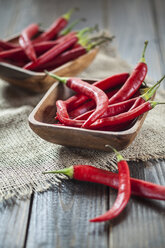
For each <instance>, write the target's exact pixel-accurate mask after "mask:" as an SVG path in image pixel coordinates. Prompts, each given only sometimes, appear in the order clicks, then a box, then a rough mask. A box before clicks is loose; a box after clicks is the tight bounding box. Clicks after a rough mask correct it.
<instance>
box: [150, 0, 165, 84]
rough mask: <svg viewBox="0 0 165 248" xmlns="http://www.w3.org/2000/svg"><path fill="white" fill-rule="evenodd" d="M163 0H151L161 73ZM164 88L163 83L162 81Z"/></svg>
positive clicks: (164, 56) (164, 46)
mask: <svg viewBox="0 0 165 248" xmlns="http://www.w3.org/2000/svg"><path fill="white" fill-rule="evenodd" d="M164 9H165V1H162V0H153V1H152V13H153V18H154V23H155V33H156V37H157V39H158V45H159V52H160V62H161V71H162V74H164V73H165V69H164V68H165V52H164V51H165V33H164V26H165V18H164ZM163 86H164V89H165V83H164V85H163Z"/></svg>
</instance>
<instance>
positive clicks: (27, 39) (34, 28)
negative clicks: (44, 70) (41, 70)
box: [19, 23, 39, 61]
mask: <svg viewBox="0 0 165 248" xmlns="http://www.w3.org/2000/svg"><path fill="white" fill-rule="evenodd" d="M38 31H39V26H38V25H37V24H35V23H33V24H30V25H29V26H28V27H27V28H25V29H24V30H23V31H22V32H21V35H20V37H19V44H20V46H21V47H22V48H23V50H24V51H25V53H26V55H27V57H28V58H29V59H30V60H32V61H36V58H37V57H36V53H35V50H34V47H33V44H32V41H31V38H32V37H33V36H34V35H35V34H37V33H38Z"/></svg>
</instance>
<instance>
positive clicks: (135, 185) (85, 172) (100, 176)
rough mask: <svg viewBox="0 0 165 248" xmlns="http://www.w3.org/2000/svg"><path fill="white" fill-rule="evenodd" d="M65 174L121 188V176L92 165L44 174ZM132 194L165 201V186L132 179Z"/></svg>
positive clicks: (75, 166) (77, 178) (81, 179)
mask: <svg viewBox="0 0 165 248" xmlns="http://www.w3.org/2000/svg"><path fill="white" fill-rule="evenodd" d="M58 173H61V174H64V175H66V176H68V177H69V178H71V179H72V178H74V179H76V180H79V181H85V182H92V183H100V184H103V185H107V186H109V187H112V188H114V189H118V187H119V174H118V173H114V172H111V171H107V170H103V169H99V168H96V167H94V166H91V165H74V166H70V167H68V168H64V169H62V170H57V171H45V172H43V174H58ZM130 182H131V194H132V195H136V196H140V197H144V198H148V199H155V200H163V201H165V186H161V185H158V184H155V183H151V182H147V181H144V180H141V179H136V178H132V177H131V178H130Z"/></svg>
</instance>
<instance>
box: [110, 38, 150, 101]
mask: <svg viewBox="0 0 165 248" xmlns="http://www.w3.org/2000/svg"><path fill="white" fill-rule="evenodd" d="M147 44H148V41H145V43H144V49H143V53H142V57H141V59H140V62H139V63H138V64H137V66H136V67H135V69H134V70H133V72H132V73H131V75H130V77H129V78H128V79H127V81H126V82H125V84H124V85H123V87H121V89H120V90H119V91H118V92H117V93H116V94H115V95H114V96H113V97H111V99H110V100H109V104H113V103H116V102H121V101H125V100H127V99H129V98H131V96H133V95H134V94H135V92H136V91H137V90H138V89H139V88H140V86H141V84H142V83H143V81H144V79H145V76H146V74H147V64H146V62H145V58H144V54H145V50H146V47H147Z"/></svg>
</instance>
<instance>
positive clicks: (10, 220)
mask: <svg viewBox="0 0 165 248" xmlns="http://www.w3.org/2000/svg"><path fill="white" fill-rule="evenodd" d="M29 207H30V200H25V201H16V202H15V203H13V202H12V201H11V202H10V204H9V202H8V203H7V204H3V203H1V204H0V248H11V247H12V248H20V247H23V246H24V242H25V235H26V227H27V223H28V215H29Z"/></svg>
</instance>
